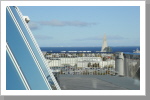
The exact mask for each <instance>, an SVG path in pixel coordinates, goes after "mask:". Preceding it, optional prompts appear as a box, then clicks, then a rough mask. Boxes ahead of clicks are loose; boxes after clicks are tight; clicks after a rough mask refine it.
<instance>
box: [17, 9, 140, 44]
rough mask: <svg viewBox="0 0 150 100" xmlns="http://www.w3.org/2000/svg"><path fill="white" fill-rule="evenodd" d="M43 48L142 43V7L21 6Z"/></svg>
mask: <svg viewBox="0 0 150 100" xmlns="http://www.w3.org/2000/svg"><path fill="white" fill-rule="evenodd" d="M19 9H20V10H21V12H22V14H23V15H24V16H29V18H30V22H29V27H30V29H31V31H32V33H33V35H34V36H35V38H36V40H37V42H38V44H39V46H40V47H61V46H63V47H65V46H66V47H68V46H79V47H81V46H84V47H85V46H102V39H103V37H104V34H106V37H107V41H108V46H140V6H19Z"/></svg>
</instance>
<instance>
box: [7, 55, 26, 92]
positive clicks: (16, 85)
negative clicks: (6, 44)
mask: <svg viewBox="0 0 150 100" xmlns="http://www.w3.org/2000/svg"><path fill="white" fill-rule="evenodd" d="M6 90H26V88H25V86H24V84H23V82H22V80H21V78H20V76H19V74H18V72H17V70H16V68H15V66H14V64H13V62H12V60H11V59H10V56H9V55H8V52H6Z"/></svg>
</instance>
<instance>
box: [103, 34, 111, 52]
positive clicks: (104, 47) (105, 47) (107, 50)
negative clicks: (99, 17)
mask: <svg viewBox="0 0 150 100" xmlns="http://www.w3.org/2000/svg"><path fill="white" fill-rule="evenodd" d="M101 52H112V49H111V47H108V46H107V39H106V35H104V38H103V44H102V48H101Z"/></svg>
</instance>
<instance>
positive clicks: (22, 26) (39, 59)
mask: <svg viewBox="0 0 150 100" xmlns="http://www.w3.org/2000/svg"><path fill="white" fill-rule="evenodd" d="M10 8H11V10H12V12H13V14H14V15H15V17H16V19H17V21H18V23H19V25H20V27H21V29H22V31H23V32H24V35H25V36H26V38H27V40H28V42H29V43H30V46H31V48H32V50H33V51H34V54H35V56H36V58H37V60H38V62H39V64H40V66H41V68H42V70H43V71H44V74H45V76H46V77H47V79H48V81H49V83H50V85H51V87H52V88H53V89H56V87H55V85H54V82H53V81H52V79H51V77H50V74H49V72H48V70H47V69H46V66H45V64H44V62H43V60H42V58H41V56H40V55H39V53H38V51H37V49H36V47H35V45H34V43H33V41H32V39H31V37H30V35H29V33H28V31H27V30H26V28H25V26H24V24H23V22H22V20H21V18H20V17H19V15H18V13H17V11H16V9H15V8H14V7H13V6H10ZM42 56H43V55H42Z"/></svg>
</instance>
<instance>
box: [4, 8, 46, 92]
mask: <svg viewBox="0 0 150 100" xmlns="http://www.w3.org/2000/svg"><path fill="white" fill-rule="evenodd" d="M6 15H7V16H6V41H7V43H8V45H9V46H10V49H11V51H12V53H13V54H14V56H15V58H16V60H17V62H18V64H19V66H20V68H21V69H22V72H23V74H24V75H25V77H26V79H27V81H28V83H29V85H30V87H31V89H32V90H48V87H47V85H46V83H45V81H44V79H43V77H42V75H41V73H40V71H39V69H38V68H37V65H36V63H35V62H34V59H33V57H32V55H31V54H30V52H29V50H28V48H27V46H26V44H25V42H24V41H23V38H22V37H21V35H20V32H19V31H18V28H17V27H16V25H15V23H14V22H13V20H12V18H11V16H10V14H9V12H8V10H6Z"/></svg>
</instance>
